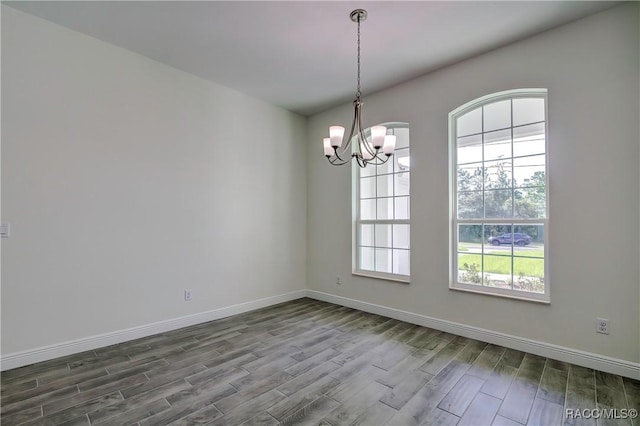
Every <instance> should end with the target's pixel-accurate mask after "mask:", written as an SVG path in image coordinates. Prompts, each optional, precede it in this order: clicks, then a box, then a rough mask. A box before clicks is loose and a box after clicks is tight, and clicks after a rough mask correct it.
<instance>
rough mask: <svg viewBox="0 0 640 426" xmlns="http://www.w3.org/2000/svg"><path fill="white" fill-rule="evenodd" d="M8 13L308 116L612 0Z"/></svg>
mask: <svg viewBox="0 0 640 426" xmlns="http://www.w3.org/2000/svg"><path fill="white" fill-rule="evenodd" d="M4 3H6V4H8V5H10V6H11V7H14V8H16V9H19V10H22V11H24V12H28V13H30V14H33V15H36V16H39V17H41V18H44V19H47V20H49V21H52V22H55V23H57V24H60V25H63V26H66V27H69V28H71V29H73V30H76V31H79V32H82V33H85V34H88V35H90V36H93V37H95V38H98V39H101V40H104V41H106V42H109V43H112V44H114V45H117V46H120V47H123V48H125V49H128V50H131V51H134V52H137V53H139V54H141V55H144V56H147V57H149V58H152V59H155V60H158V61H160V62H164V63H166V64H168V65H171V66H173V67H175V68H178V69H181V70H184V71H187V72H189V73H192V74H195V75H197V76H200V77H202V78H205V79H208V80H211V81H214V82H216V83H219V84H222V85H225V86H228V87H231V88H233V89H236V90H238V91H240V92H244V93H247V94H250V95H252V96H255V97H258V98H261V99H264V100H266V101H268V102H271V103H273V104H276V105H280V106H282V107H284V108H287V109H289V110H292V111H295V112H298V113H300V114H303V115H310V114H313V113H316V112H319V111H322V110H324V109H327V108H329V107H332V106H334V105H336V104H340V103H344V102H349V101H350V100H352V99H353V97H354V94H355V86H356V29H357V27H356V24H354V23H353V22H351V20H350V19H349V13H350V12H351V11H352V10H353V9H356V8H364V9H367V11H368V12H369V17H368V19H367V20H366V21H365V22H363V23H362V91H363V95H364V96H365V97H366V95H367V94H370V93H372V92H376V91H378V90H381V89H384V88H386V87H389V86H392V85H394V84H397V83H400V82H402V81H406V80H408V79H411V78H413V77H416V76H419V75H422V74H425V73H427V72H429V71H433V70H435V69H438V68H441V67H443V66H445V65H448V64H451V63H454V62H457V61H460V60H462V59H465V58H468V57H471V56H474V55H478V54H481V53H483V52H486V51H489V50H491V49H494V48H496V47H499V46H503V45H505V44H508V43H512V42H514V41H516V40H520V39H522V38H525V37H528V36H530V35H533V34H536V33H539V32H542V31H545V30H547V29H550V28H553V27H556V26H558V25H561V24H564V23H567V22H570V21H573V20H576V19H579V18H582V17H584V16H587V15H590V14H593V13H596V12H598V11H601V10H604V9H606V8H609V7H611V6H614V5H615V4H617V3H619V2H611V1H586V2H583V1H517V2H515V1H514V2H504V1H486V2H485V1H465V2H463V1H440V2H437V1H412V2H404V1H297V2H293V1H257V2H245V1H137V2H134V1H107V2H104V1H23V2H17V1H15V2H4Z"/></svg>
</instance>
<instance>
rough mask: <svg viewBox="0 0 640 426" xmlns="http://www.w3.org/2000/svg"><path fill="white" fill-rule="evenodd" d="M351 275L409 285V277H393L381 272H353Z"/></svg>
mask: <svg viewBox="0 0 640 426" xmlns="http://www.w3.org/2000/svg"><path fill="white" fill-rule="evenodd" d="M351 274H352V275H357V276H360V277H367V278H375V279H378V280H385V281H394V282H397V283H401V284H411V277H409V276H406V275H394V274H385V273H383V272H369V271H353V272H351Z"/></svg>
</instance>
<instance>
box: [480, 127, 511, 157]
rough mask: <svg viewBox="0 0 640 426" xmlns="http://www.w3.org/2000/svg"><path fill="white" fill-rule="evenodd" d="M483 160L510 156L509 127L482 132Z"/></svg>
mask: <svg viewBox="0 0 640 426" xmlns="http://www.w3.org/2000/svg"><path fill="white" fill-rule="evenodd" d="M483 139H484V145H483V146H484V161H489V160H497V159H499V158H510V157H511V129H507V130H498V131H495V132H489V133H485V134H484V138H483Z"/></svg>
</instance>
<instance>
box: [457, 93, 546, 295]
mask: <svg viewBox="0 0 640 426" xmlns="http://www.w3.org/2000/svg"><path fill="white" fill-rule="evenodd" d="M546 102H547V91H546V90H545V89H522V90H511V91H507V92H500V93H495V94H492V95H489V96H485V97H483V98H480V99H476V100H475V101H472V102H470V103H468V104H466V105H463V106H461V107H460V108H458V109H456V110H455V111H453V112H451V113H450V114H449V126H450V140H449V146H450V150H449V153H450V154H449V156H450V174H451V178H450V194H451V195H450V196H451V203H450V205H451V211H452V214H451V217H452V228H451V234H450V235H451V262H450V264H451V266H452V267H451V279H450V286H451V287H452V288H455V289H461V290H469V291H475V292H482V293H490V294H497V295H503V296H509V297H517V298H524V299H531V300H537V301H549V284H548V277H549V275H548V273H546V271H547V270H548V268H547V262H546V256H547V249H546V247H548V246H547V244H546V243H547V232H546V231H547V221H548V205H547V146H546V145H547V143H546V142H547V137H546V133H547V132H546V129H547V126H546Z"/></svg>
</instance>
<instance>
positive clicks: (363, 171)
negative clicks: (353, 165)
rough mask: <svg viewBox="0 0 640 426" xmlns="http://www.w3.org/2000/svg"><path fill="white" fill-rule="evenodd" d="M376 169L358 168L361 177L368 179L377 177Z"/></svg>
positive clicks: (370, 167)
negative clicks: (368, 177)
mask: <svg viewBox="0 0 640 426" xmlns="http://www.w3.org/2000/svg"><path fill="white" fill-rule="evenodd" d="M376 169H377V167H372V166H369V167H365V168H364V169H361V168H358V173H360V177H361V178H363V177H367V176H375V175H376Z"/></svg>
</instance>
